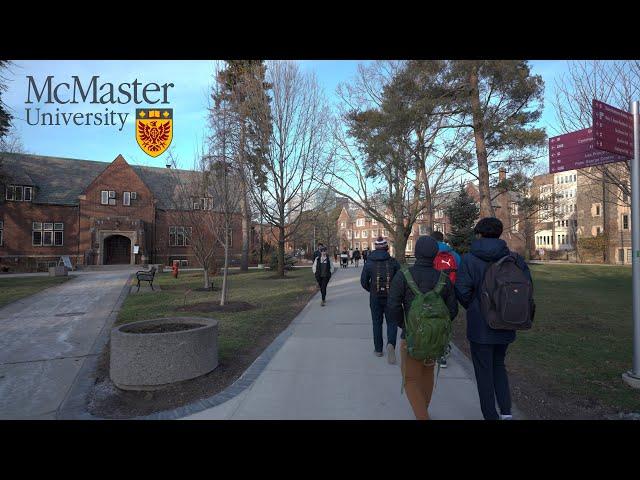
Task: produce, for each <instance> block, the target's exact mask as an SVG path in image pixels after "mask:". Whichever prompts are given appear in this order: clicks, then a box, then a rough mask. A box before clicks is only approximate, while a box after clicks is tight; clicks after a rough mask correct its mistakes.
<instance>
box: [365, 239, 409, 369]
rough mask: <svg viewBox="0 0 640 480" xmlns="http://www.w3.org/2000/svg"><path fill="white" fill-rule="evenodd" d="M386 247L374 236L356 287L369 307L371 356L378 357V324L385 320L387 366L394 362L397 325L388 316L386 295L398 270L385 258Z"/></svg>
mask: <svg viewBox="0 0 640 480" xmlns="http://www.w3.org/2000/svg"><path fill="white" fill-rule="evenodd" d="M388 250H389V244H388V243H387V241H386V240H385V239H383V238H382V237H378V239H377V240H376V242H375V250H374V251H373V252H371V253H370V254H369V255H368V256H367V263H365V264H364V267H363V268H362V274H361V275H360V284H361V285H362V288H364V289H365V290H366V291H367V292H369V307H370V308H371V319H372V321H373V345H374V351H373V353H374V354H375V355H376V356H378V357H382V356H383V355H384V354H383V353H382V347H383V345H382V343H383V339H382V321H383V318H384V319H386V321H387V360H388V362H389V363H391V364H394V363H396V350H395V349H396V339H397V335H398V325H397V324H396V322H394V321H393V320H392V319H391V318H390V317H389V314H388V309H387V296H388V294H389V288H390V287H391V281H392V280H393V277H394V275H395V274H396V272H397V271H398V270H400V264H399V263H398V262H397V260H396V259H395V258H392V257H391V256H390V255H389V252H388Z"/></svg>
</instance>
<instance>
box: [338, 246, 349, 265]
mask: <svg viewBox="0 0 640 480" xmlns="http://www.w3.org/2000/svg"><path fill="white" fill-rule="evenodd" d="M340 266H341V267H342V268H347V267H348V266H349V253H348V252H347V250H346V249H345V250H343V251H342V253H341V254H340Z"/></svg>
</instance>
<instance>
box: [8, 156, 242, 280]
mask: <svg viewBox="0 0 640 480" xmlns="http://www.w3.org/2000/svg"><path fill="white" fill-rule="evenodd" d="M2 166H3V170H4V173H5V175H6V176H8V181H7V182H6V183H7V185H6V186H5V188H4V191H3V192H2V196H1V197H0V231H1V232H2V234H1V236H0V264H2V265H3V266H5V267H9V268H11V269H15V270H26V271H29V270H37V269H40V270H42V269H45V268H46V267H47V266H49V265H50V264H52V263H55V262H57V261H58V260H59V259H60V257H61V256H63V255H68V256H69V257H70V258H71V261H72V263H73V264H75V265H103V264H139V263H143V262H149V263H164V264H167V265H169V264H171V262H172V261H173V260H180V261H181V262H182V265H184V266H187V265H189V266H200V265H198V262H197V260H196V258H195V256H194V255H193V251H192V248H191V246H190V245H189V233H188V232H189V228H192V226H191V225H187V224H185V223H186V222H185V218H196V217H193V215H191V216H189V217H186V216H184V215H180V210H181V209H182V208H189V209H194V210H200V209H202V214H203V215H204V214H205V211H206V210H213V214H215V205H216V200H215V199H205V198H203V199H200V198H194V199H193V202H191V201H188V202H186V204H185V202H184V200H183V199H179V198H176V196H177V195H178V190H177V188H176V179H179V180H181V181H184V182H185V183H188V182H189V181H194V179H195V176H197V175H199V173H198V172H194V171H187V170H171V171H169V169H166V168H154V167H145V166H138V165H129V164H128V163H127V162H126V160H125V159H124V158H123V157H122V156H121V155H118V157H116V159H115V160H114V161H113V162H111V163H107V162H97V161H88V160H74V159H67V158H56V157H43V156H36V155H24V154H4V155H3V163H2ZM207 200H209V201H210V202H211V203H209V202H208V201H207ZM202 201H204V202H205V203H202ZM210 213H211V212H210ZM231 238H232V244H231V250H232V256H234V257H237V256H239V255H240V249H241V241H240V239H241V238H242V233H241V228H240V222H239V221H238V222H237V225H236V226H234V228H233V231H232V235H231ZM234 239H235V240H234ZM251 240H252V241H254V240H255V239H251ZM211 241H212V242H214V241H215V239H213V238H212V239H211ZM252 243H253V242H252Z"/></svg>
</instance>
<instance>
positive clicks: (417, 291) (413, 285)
mask: <svg viewBox="0 0 640 480" xmlns="http://www.w3.org/2000/svg"><path fill="white" fill-rule="evenodd" d="M400 271H401V272H402V274H403V275H404V278H405V279H406V280H407V285H409V288H410V289H411V291H412V292H413V294H414V295H416V296H418V295H420V296H421V295H424V294H423V293H422V292H421V291H420V289H419V288H418V285H417V284H416V281H415V280H414V279H413V277H412V276H411V272H410V271H409V269H408V268H407V266H406V265H403V266H402V267H400Z"/></svg>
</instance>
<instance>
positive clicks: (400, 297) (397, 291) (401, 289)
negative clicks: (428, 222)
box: [387, 236, 458, 338]
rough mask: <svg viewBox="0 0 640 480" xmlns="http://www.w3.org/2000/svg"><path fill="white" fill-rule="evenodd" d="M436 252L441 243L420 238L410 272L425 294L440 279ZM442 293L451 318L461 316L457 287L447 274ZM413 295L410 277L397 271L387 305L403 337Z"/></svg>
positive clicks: (428, 238)
mask: <svg viewBox="0 0 640 480" xmlns="http://www.w3.org/2000/svg"><path fill="white" fill-rule="evenodd" d="M437 254H438V243H437V242H436V241H435V240H434V239H433V238H431V237H427V236H423V237H420V238H418V241H417V242H416V249H415V255H416V263H415V265H414V266H413V267H411V268H409V273H411V276H412V277H413V280H414V281H415V282H416V284H417V285H418V288H419V289H420V291H421V292H423V293H427V292H428V291H430V290H433V289H434V288H435V287H436V285H437V284H438V280H439V279H440V272H439V271H438V270H436V269H435V268H433V259H434V258H435V256H436V255H437ZM441 296H442V299H443V300H444V301H445V303H446V304H447V308H448V309H449V316H450V318H451V320H453V319H454V318H456V315H458V300H456V295H455V290H454V289H453V285H452V284H451V281H450V280H449V278H448V277H447V279H446V283H445V286H444V288H443V289H442V294H441ZM414 298H415V295H414V293H413V291H412V290H411V288H410V287H409V285H408V284H407V279H406V278H405V276H404V274H403V273H402V272H398V273H397V274H396V276H395V277H393V282H391V291H390V292H389V299H388V301H387V305H388V308H389V318H390V319H391V321H394V320H395V321H396V322H397V324H398V326H399V327H400V328H402V329H403V332H402V338H405V334H404V319H405V315H406V314H407V313H408V312H409V308H410V307H411V302H412V301H413V299H414Z"/></svg>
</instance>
